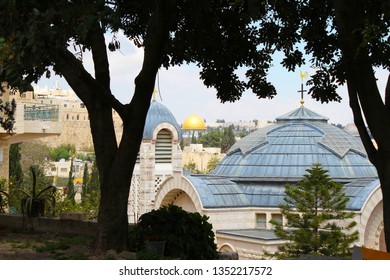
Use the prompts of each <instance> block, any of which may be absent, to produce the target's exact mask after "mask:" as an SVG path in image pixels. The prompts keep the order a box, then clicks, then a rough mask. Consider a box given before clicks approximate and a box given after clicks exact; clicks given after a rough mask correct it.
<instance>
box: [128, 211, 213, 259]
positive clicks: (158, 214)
mask: <svg viewBox="0 0 390 280" xmlns="http://www.w3.org/2000/svg"><path fill="white" fill-rule="evenodd" d="M136 227H137V228H136V237H135V239H134V240H133V243H134V245H135V247H137V248H138V249H142V248H143V247H144V244H145V242H148V241H165V256H166V257H175V258H180V259H192V260H210V259H216V258H217V246H216V244H215V241H214V232H213V229H212V225H211V224H210V223H209V222H208V217H207V216H202V215H200V214H199V213H197V212H194V213H190V212H186V211H184V210H183V209H182V208H180V207H178V206H175V205H168V206H164V207H161V208H160V209H157V210H152V211H151V212H149V213H145V214H143V215H142V216H141V217H140V218H139V223H138V224H137V226H136Z"/></svg>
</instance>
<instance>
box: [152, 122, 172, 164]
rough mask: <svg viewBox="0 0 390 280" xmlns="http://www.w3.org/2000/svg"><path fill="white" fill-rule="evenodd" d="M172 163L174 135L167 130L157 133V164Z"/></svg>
mask: <svg viewBox="0 0 390 280" xmlns="http://www.w3.org/2000/svg"><path fill="white" fill-rule="evenodd" d="M171 162H172V134H171V132H170V131H169V130H167V129H162V130H160V131H159V132H158V133H157V140H156V163H171Z"/></svg>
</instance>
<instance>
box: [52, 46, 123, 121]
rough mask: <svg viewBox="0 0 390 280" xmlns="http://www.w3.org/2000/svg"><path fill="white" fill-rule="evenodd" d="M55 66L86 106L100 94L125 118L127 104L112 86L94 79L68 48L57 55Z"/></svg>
mask: <svg viewBox="0 0 390 280" xmlns="http://www.w3.org/2000/svg"><path fill="white" fill-rule="evenodd" d="M94 64H95V65H96V64H97V62H94ZM55 68H56V69H57V70H58V71H59V73H61V74H62V75H63V76H64V77H65V79H66V81H67V82H68V83H69V85H70V86H71V87H72V89H73V90H74V91H75V92H76V93H77V95H78V97H79V98H80V99H81V100H82V101H83V102H84V104H86V106H88V104H90V103H91V102H93V101H94V100H95V99H96V98H97V97H98V96H99V95H100V96H101V98H103V99H104V101H105V102H108V103H109V104H110V105H111V107H112V108H113V109H114V110H115V111H116V112H117V113H118V114H119V115H120V116H121V117H122V118H123V115H124V109H125V106H124V105H123V104H122V103H121V102H120V101H119V100H118V99H116V98H115V96H113V95H112V94H111V90H110V88H106V87H104V86H103V85H102V84H101V83H100V82H99V81H97V80H96V79H94V78H93V77H92V76H91V74H90V73H88V71H87V70H85V68H84V66H83V64H82V62H81V61H80V60H78V59H77V58H76V57H75V56H74V55H73V53H72V52H70V51H69V50H68V49H65V50H64V51H63V52H62V53H61V54H59V55H57V59H56V64H55ZM103 72H104V71H102V73H101V75H103V76H105V75H107V73H106V74H104V73H103ZM103 80H104V77H103Z"/></svg>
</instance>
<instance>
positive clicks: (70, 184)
mask: <svg viewBox="0 0 390 280" xmlns="http://www.w3.org/2000/svg"><path fill="white" fill-rule="evenodd" d="M73 180H74V176H73V158H72V159H71V161H70V170H69V177H68V184H67V193H66V198H67V199H69V200H70V201H71V202H72V204H75V203H76V202H75V199H74V197H75V195H76V193H75V189H74V182H73Z"/></svg>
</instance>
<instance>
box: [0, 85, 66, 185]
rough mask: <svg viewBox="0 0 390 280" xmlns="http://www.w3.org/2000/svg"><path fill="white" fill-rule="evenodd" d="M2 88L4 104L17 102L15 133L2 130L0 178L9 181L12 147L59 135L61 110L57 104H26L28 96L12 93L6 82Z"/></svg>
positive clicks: (0, 131) (0, 140) (0, 132)
mask: <svg viewBox="0 0 390 280" xmlns="http://www.w3.org/2000/svg"><path fill="white" fill-rule="evenodd" d="M1 86H2V88H3V90H4V91H5V92H4V93H3V94H2V96H1V99H2V100H3V102H7V101H8V102H10V101H11V100H12V99H14V100H15V102H16V112H15V124H14V133H13V134H8V133H7V132H6V131H4V129H3V128H1V129H0V178H6V179H8V175H9V170H8V169H9V147H10V145H11V144H13V143H18V142H23V141H30V140H34V139H39V138H45V137H49V136H57V135H59V134H60V132H61V126H60V109H59V106H58V105H56V104H43V103H34V102H24V96H25V95H26V94H20V93H19V92H17V91H16V92H13V91H10V89H9V87H8V85H7V83H4V82H3V83H1ZM30 94H32V93H30Z"/></svg>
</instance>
